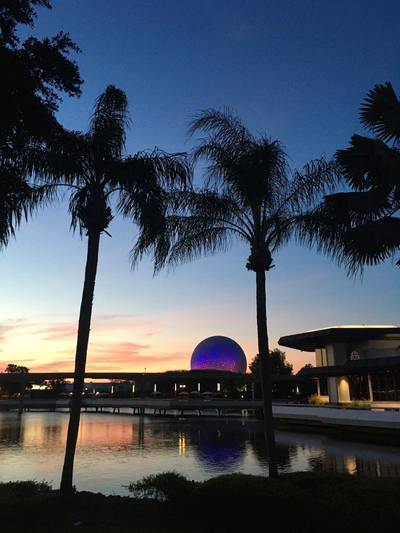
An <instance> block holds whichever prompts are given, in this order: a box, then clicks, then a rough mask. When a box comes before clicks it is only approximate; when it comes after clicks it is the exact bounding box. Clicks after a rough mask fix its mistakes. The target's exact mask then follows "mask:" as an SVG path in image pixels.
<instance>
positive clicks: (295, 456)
mask: <svg viewBox="0 0 400 533" xmlns="http://www.w3.org/2000/svg"><path fill="white" fill-rule="evenodd" d="M67 424H68V414H67V413H60V412H59V413H54V412H53V413H44V412H43V413H23V414H22V415H18V414H17V413H0V481H9V480H18V479H36V480H39V481H40V480H46V481H49V482H50V483H52V484H53V486H57V484H58V483H59V480H60V472H61V466H62V460H63V453H64V443H65V439H66V432H67ZM277 443H278V450H279V465H280V471H281V472H294V471H297V470H330V471H332V470H333V471H336V472H350V473H351V474H355V475H357V474H362V475H369V476H389V475H391V476H400V448H396V447H388V446H378V445H373V444H362V443H353V442H348V441H346V442H345V441H340V440H335V439H332V438H329V437H326V436H322V435H316V434H305V433H298V432H288V431H279V432H277ZM166 470H175V471H177V472H181V473H183V474H185V475H186V476H187V477H189V478H191V479H196V480H201V479H206V478H208V477H211V476H214V475H217V474H221V473H231V472H245V473H251V474H262V473H265V472H266V460H265V453H264V446H263V435H262V426H261V424H260V422H259V421H255V420H249V419H240V418H236V419H235V418H230V419H228V418H220V419H216V418H212V419H211V418H205V417H204V418H201V419H196V418H194V419H193V418H192V419H178V418H177V419H173V418H150V417H144V418H140V417H132V416H127V415H123V414H121V415H114V414H95V413H93V414H90V413H87V414H83V416H82V425H81V431H80V435H79V448H78V451H77V457H76V466H75V484H76V486H77V488H78V489H79V490H92V491H99V492H103V493H105V494H128V491H127V489H126V488H125V486H126V485H127V484H128V483H129V482H130V481H133V480H137V479H139V478H141V477H143V476H145V475H149V474H152V473H156V472H162V471H166Z"/></svg>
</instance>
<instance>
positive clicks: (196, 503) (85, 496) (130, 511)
mask: <svg viewBox="0 0 400 533" xmlns="http://www.w3.org/2000/svg"><path fill="white" fill-rule="evenodd" d="M399 489H400V480H399V479H394V478H386V479H368V478H354V477H352V476H350V475H338V474H328V473H311V472H300V473H295V474H286V475H283V476H281V477H280V478H278V479H268V478H265V477H262V476H251V475H245V474H231V475H223V476H219V477H215V478H212V479H209V480H207V481H204V482H194V481H189V480H187V479H186V478H185V477H184V476H181V475H179V474H176V473H173V472H167V473H164V474H159V475H156V476H150V477H148V478H145V479H143V480H141V481H140V482H138V483H135V484H132V485H131V486H130V490H131V491H132V495H133V497H121V496H104V495H102V494H95V493H89V492H80V493H76V494H75V495H74V496H72V497H69V498H67V499H62V498H61V497H60V496H59V494H58V491H53V490H51V487H50V486H49V485H47V484H45V483H36V482H32V481H24V482H16V483H2V484H0V506H1V507H0V508H1V515H2V528H3V530H4V531H18V532H19V531H30V532H31V531H33V532H35V531H41V532H43V533H46V532H50V531H51V532H54V531H57V532H65V531H85V532H89V531H96V532H104V531H107V532H114V531H118V532H128V531H129V532H133V531H134V532H143V533H150V532H174V531H177V532H180V531H184V532H189V533H190V532H192V533H198V532H204V531H207V532H210V531H219V532H220V531H230V532H232V531H244V530H249V529H250V528H253V527H257V529H258V530H260V531H268V530H271V531H274V532H282V533H283V532H290V531H296V532H306V531H307V532H309V531H318V530H320V529H321V528H322V529H323V530H324V531H341V532H344V531H352V532H358V531H360V532H361V531H363V532H364V531H373V530H374V529H376V530H380V531H381V530H385V529H386V528H388V529H389V528H390V529H391V527H392V525H393V524H396V523H399V519H400V506H399V504H398V493H399Z"/></svg>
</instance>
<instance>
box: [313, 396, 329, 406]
mask: <svg viewBox="0 0 400 533" xmlns="http://www.w3.org/2000/svg"><path fill="white" fill-rule="evenodd" d="M308 403H309V404H311V405H326V404H327V403H328V402H327V401H325V400H324V399H323V398H322V396H319V395H318V394H312V395H311V396H309V398H308Z"/></svg>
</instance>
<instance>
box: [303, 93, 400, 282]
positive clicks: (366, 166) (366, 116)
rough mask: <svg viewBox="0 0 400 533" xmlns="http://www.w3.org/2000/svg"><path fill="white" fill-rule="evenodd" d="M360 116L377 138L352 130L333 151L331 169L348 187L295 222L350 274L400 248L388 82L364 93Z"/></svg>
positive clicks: (399, 140) (399, 149) (397, 143)
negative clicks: (347, 140)
mask: <svg viewBox="0 0 400 533" xmlns="http://www.w3.org/2000/svg"><path fill="white" fill-rule="evenodd" d="M360 119H361V122H362V124H363V125H364V126H365V127H366V128H367V129H369V130H370V131H371V132H372V133H373V134H375V136H376V137H375V138H370V137H364V136H361V135H353V136H352V137H351V140H350V146H349V147H348V148H346V149H344V150H338V151H337V152H336V156H335V157H336V162H337V166H336V171H337V172H339V173H340V174H341V176H342V177H343V180H344V182H345V184H346V185H347V187H348V188H349V189H350V190H348V191H345V192H340V193H335V194H332V195H329V196H327V197H325V199H324V201H323V202H322V203H321V204H320V205H319V206H318V207H317V208H316V209H315V210H313V212H311V213H310V214H309V215H307V216H306V217H305V218H304V220H303V224H300V225H299V226H298V227H299V229H300V232H299V236H300V238H301V239H302V240H305V241H307V242H308V243H309V244H316V246H317V247H318V248H319V249H320V250H321V251H322V252H324V253H326V254H328V255H330V256H332V257H333V258H334V259H335V260H336V261H337V262H338V263H339V264H341V265H344V266H345V267H346V269H347V271H348V273H349V274H355V273H357V272H360V271H362V269H363V267H364V266H365V265H374V264H378V263H381V262H382V261H384V260H386V259H388V258H390V257H393V256H394V254H395V253H396V251H399V250H400V100H399V98H398V97H397V96H396V93H395V91H394V89H393V86H392V85H391V83H385V84H382V85H376V86H375V87H374V88H373V89H372V90H371V91H370V92H369V93H368V95H367V96H366V98H365V100H364V102H363V104H362V106H361V111H360ZM396 264H397V266H400V259H398V260H397V262H396Z"/></svg>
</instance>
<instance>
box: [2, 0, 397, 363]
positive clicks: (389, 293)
mask: <svg viewBox="0 0 400 533" xmlns="http://www.w3.org/2000/svg"><path fill="white" fill-rule="evenodd" d="M52 3H53V9H52V10H51V11H48V10H45V9H40V10H39V12H38V18H37V20H36V25H35V28H34V29H33V30H32V29H31V30H28V31H27V32H26V31H25V30H24V34H26V35H28V34H34V35H36V36H40V37H42V36H49V35H53V34H55V33H56V32H58V31H59V30H63V31H68V32H69V33H70V34H71V37H72V38H73V40H74V41H75V42H76V43H77V44H78V45H79V47H80V48H81V50H82V52H81V53H80V54H79V55H77V56H75V59H76V60H77V62H78V64H79V67H80V71H81V75H82V78H83V79H84V85H83V87H82V96H81V97H80V98H79V99H76V98H66V99H64V101H63V103H62V104H61V106H60V109H59V112H58V118H59V120H60V122H61V123H62V124H63V125H64V126H65V127H67V128H70V129H75V130H83V131H84V130H86V128H87V125H88V120H89V117H90V113H91V110H92V107H93V103H94V100H95V98H96V97H97V96H98V95H99V94H100V93H101V92H102V91H103V90H104V89H105V87H106V86H107V85H108V84H114V85H116V86H118V87H120V88H121V89H123V90H124V91H125V92H126V94H127V97H128V100H129V108H130V114H131V119H132V126H131V129H130V131H129V132H128V137H127V152H128V153H134V152H137V151H139V150H143V149H151V148H153V147H154V146H158V147H159V148H162V149H164V150H167V151H171V152H175V151H179V152H180V151H189V150H190V149H191V148H192V147H193V141H192V140H190V139H188V136H187V126H188V122H189V121H190V118H191V117H192V116H193V115H194V114H195V113H197V112H198V111H199V110H201V109H205V108H208V107H215V108H221V107H223V106H229V107H230V108H231V109H232V110H233V111H234V112H236V113H237V114H238V115H239V116H240V117H241V119H242V120H243V122H244V123H245V124H246V125H247V126H248V128H249V129H250V130H251V131H252V132H254V133H255V134H257V133H259V134H264V133H266V134H267V135H269V136H270V137H272V138H275V139H279V140H280V141H281V142H282V143H283V145H284V147H285V149H286V152H287V153H288V155H289V163H290V166H291V168H293V169H294V168H301V167H302V166H303V165H304V164H305V163H307V162H308V161H310V160H312V159H314V158H318V157H320V156H321V155H325V156H326V157H331V156H332V154H333V153H334V152H335V150H336V149H338V148H343V147H345V146H346V145H347V143H348V141H349V139H350V136H351V135H352V134H353V133H356V132H357V133H364V134H365V133H366V132H365V131H364V132H363V130H362V129H361V127H360V124H359V121H358V111H359V107H360V104H361V102H362V100H363V98H364V97H365V95H366V93H367V92H368V91H369V90H370V89H371V88H372V87H373V86H374V85H375V84H376V83H383V82H386V81H391V82H392V83H393V85H394V87H395V89H397V91H399V92H400V70H399V52H400V40H399V39H398V35H399V30H400V4H399V2H398V1H396V0H393V1H392V0H381V1H379V2H378V1H372V0H363V1H358V0H352V1H349V0H346V1H345V0H336V1H335V2H331V1H329V0H319V1H311V0H296V1H295V0H292V1H289V0H279V1H272V0H263V1H261V0H250V1H249V0H247V1H239V0H229V1H227V0H218V2H215V1H209V0H202V1H201V2H198V1H195V0H185V1H184V0H146V1H145V0H136V1H135V2H132V1H128V0H115V1H114V2H110V1H106V0H85V1H82V0H53V2H52ZM196 180H198V182H201V180H202V174H201V169H198V170H197V174H196ZM69 223H70V219H69V216H68V212H67V206H66V203H65V202H61V203H59V204H56V205H53V206H52V207H50V208H46V209H45V210H43V211H41V212H39V213H38V214H37V215H36V216H35V217H34V218H33V219H32V220H30V221H29V223H28V224H24V225H23V226H22V227H21V229H20V231H19V232H18V234H17V238H16V239H15V240H13V241H12V242H10V244H9V246H8V247H7V249H6V250H3V251H2V252H1V254H0V284H1V296H0V370H1V369H2V367H5V366H6V365H7V364H8V363H17V364H22V365H25V366H28V367H29V368H30V369H31V371H35V370H36V371H39V370H41V371H44V370H52V371H57V370H59V371H62V370H66V371H67V370H73V360H74V350H75V341H76V327H77V318H78V312H79V305H80V298H81V291H82V283H83V275H84V265H85V246H86V242H85V240H84V239H83V240H82V239H81V238H80V237H79V235H77V234H73V233H72V232H71V231H70V230H69ZM109 231H110V233H111V235H112V237H108V236H106V235H104V236H103V237H102V240H101V248H100V261H99V270H98V278H97V283H96V291H95V299H94V308H93V323H92V328H91V338H90V345H89V352H88V362H87V369H88V370H93V371H94V370H96V371H102V370H103V371H107V370H115V371H123V370H127V371H147V372H151V371H162V370H173V369H188V368H189V365H190V356H191V353H192V351H193V349H194V348H195V346H196V345H197V344H198V343H199V342H200V341H201V340H203V339H204V338H206V337H208V336H212V335H226V336H228V337H232V338H233V339H235V340H236V341H237V342H238V343H239V344H240V345H241V346H242V347H243V349H244V351H245V353H246V356H247V360H248V362H250V361H251V359H252V358H253V357H254V355H255V354H256V353H257V342H256V321H255V279H254V273H250V272H248V271H247V270H246V268H245V264H246V259H247V256H248V254H249V252H248V250H247V249H246V247H245V246H244V245H243V244H237V245H235V246H233V247H232V249H231V250H230V251H229V252H227V253H225V254H218V255H216V256H212V257H205V258H202V259H200V260H198V261H196V262H193V263H191V264H186V265H182V266H180V267H178V268H176V269H175V270H174V271H166V272H162V273H161V274H159V275H158V276H157V277H153V272H152V264H151V261H150V259H144V260H143V261H142V263H141V264H140V265H139V266H138V267H137V268H136V269H135V270H132V269H131V266H130V261H129V251H130V249H131V247H132V245H133V244H134V239H135V228H134V226H133V225H131V224H129V223H128V222H127V221H123V220H120V219H118V218H116V219H115V220H114V221H113V222H112V224H111V225H110V228H109ZM274 263H275V265H276V268H274V269H273V270H271V271H270V273H269V274H268V282H267V293H268V323H269V331H270V340H271V347H272V348H274V347H276V346H277V340H278V339H279V337H280V336H283V335H288V334H292V333H299V332H302V331H304V330H307V329H315V328H318V327H326V326H329V325H335V324H398V323H400V298H399V290H398V289H399V280H400V272H399V269H398V268H396V267H395V266H394V265H393V264H391V263H390V262H388V263H386V264H383V265H381V266H378V267H373V268H368V269H366V271H365V273H364V276H363V278H362V279H360V278H352V279H349V278H348V277H347V276H346V273H345V271H344V270H343V269H341V268H339V267H338V266H336V265H335V264H333V263H332V261H331V260H330V259H329V258H327V257H323V256H321V255H318V254H316V253H315V252H314V251H312V250H309V249H307V248H301V247H299V246H298V245H296V244H295V243H290V244H289V245H288V246H287V247H286V248H284V249H282V250H281V251H279V252H278V253H277V254H276V255H275V257H274ZM286 355H287V358H288V360H289V361H290V362H292V363H293V365H294V369H295V370H298V369H299V368H301V367H302V366H303V365H304V364H305V363H309V362H311V363H313V362H314V360H313V354H311V353H308V352H298V351H295V350H290V349H287V350H286Z"/></svg>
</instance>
